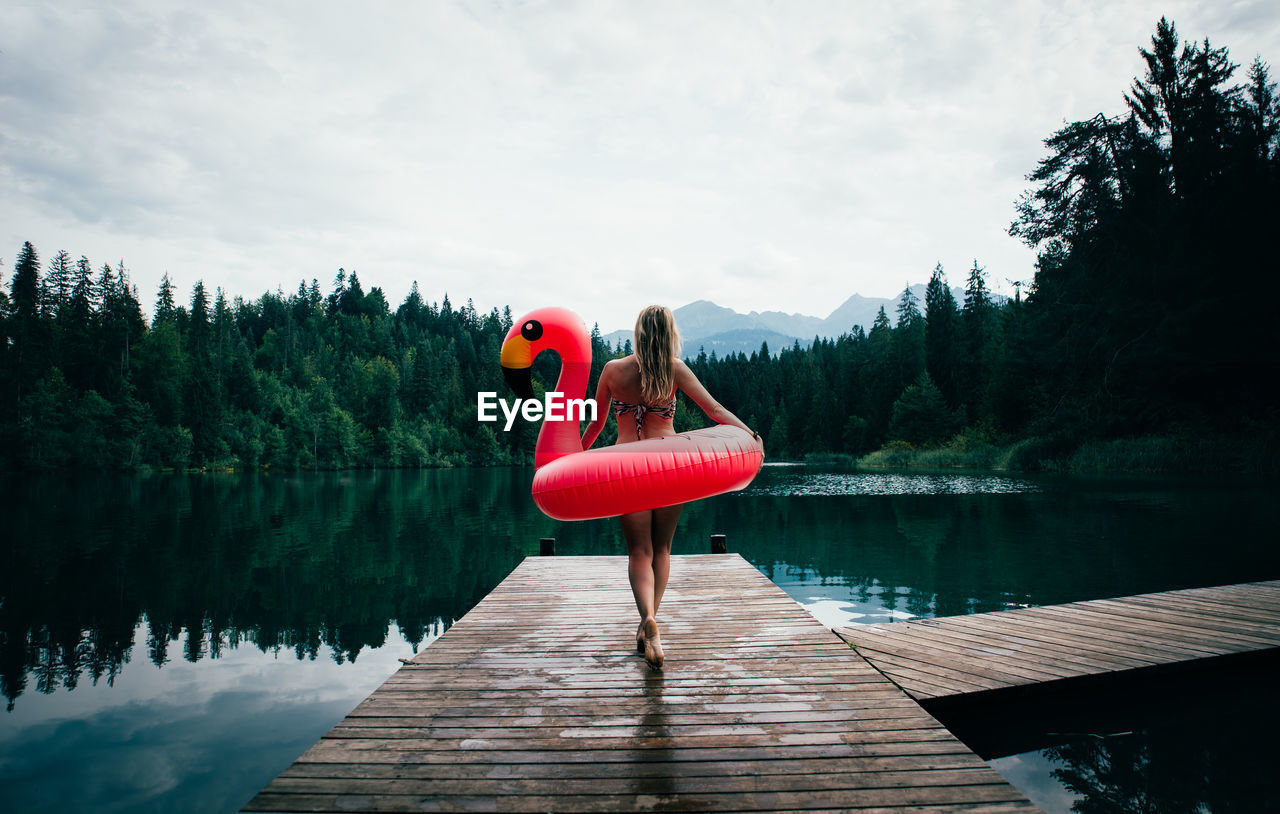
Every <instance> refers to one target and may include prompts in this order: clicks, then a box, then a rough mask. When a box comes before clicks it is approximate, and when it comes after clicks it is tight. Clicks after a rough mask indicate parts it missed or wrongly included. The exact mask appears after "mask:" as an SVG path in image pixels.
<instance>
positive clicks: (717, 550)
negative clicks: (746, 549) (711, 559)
mask: <svg viewBox="0 0 1280 814" xmlns="http://www.w3.org/2000/svg"><path fill="white" fill-rule="evenodd" d="M711 553H712V554H728V553H729V544H728V543H727V542H726V541H725V536H724V535H723V534H713V535H711Z"/></svg>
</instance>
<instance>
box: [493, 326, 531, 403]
mask: <svg viewBox="0 0 1280 814" xmlns="http://www.w3.org/2000/svg"><path fill="white" fill-rule="evenodd" d="M500 363H501V365H502V377H503V378H504V379H506V380H507V386H508V387H510V388H511V390H512V392H514V393H515V394H516V395H517V396H519V397H520V398H522V399H531V398H533V346H532V345H531V344H530V342H529V340H527V339H525V338H524V337H523V336H520V335H519V334H516V335H515V336H513V337H511V338H510V339H508V340H507V341H506V342H503V343H502V358H501V362H500Z"/></svg>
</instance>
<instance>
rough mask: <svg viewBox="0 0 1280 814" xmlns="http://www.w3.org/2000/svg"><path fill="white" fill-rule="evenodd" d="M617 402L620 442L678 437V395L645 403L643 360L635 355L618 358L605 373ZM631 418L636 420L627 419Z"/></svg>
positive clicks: (616, 415) (612, 396)
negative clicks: (676, 425) (676, 419)
mask: <svg viewBox="0 0 1280 814" xmlns="http://www.w3.org/2000/svg"><path fill="white" fill-rule="evenodd" d="M601 378H602V379H604V380H605V381H606V382H607V384H608V387H609V395H610V397H611V398H612V399H613V414H614V416H615V417H616V418H617V420H618V443H620V444H622V443H627V442H630V441H638V440H640V439H641V438H657V437H659V436H664V435H674V434H675V427H674V426H673V423H674V419H675V414H676V394H675V390H674V389H672V391H671V397H670V398H669V399H666V400H664V401H661V402H658V403H656V404H648V403H645V400H644V396H643V393H642V387H641V379H640V360H639V359H638V358H637V357H636V355H635V354H632V355H630V356H626V357H624V358H622V359H614V360H613V361H611V362H609V363H608V364H606V365H605V371H604V372H603V373H602V374H601ZM627 416H631V417H632V418H633V419H634V420H632V421H627V420H625V419H626V417H627Z"/></svg>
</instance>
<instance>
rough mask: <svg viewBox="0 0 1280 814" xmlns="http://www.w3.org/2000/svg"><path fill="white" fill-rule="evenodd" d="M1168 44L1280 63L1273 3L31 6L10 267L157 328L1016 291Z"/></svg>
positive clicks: (7, 178)
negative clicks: (1072, 159) (1149, 49)
mask: <svg viewBox="0 0 1280 814" xmlns="http://www.w3.org/2000/svg"><path fill="white" fill-rule="evenodd" d="M1162 13H1164V14H1168V15H1169V16H1170V17H1171V18H1172V19H1174V20H1175V21H1176V22H1177V23H1178V26H1179V30H1180V32H1181V33H1182V35H1183V36H1184V37H1195V38H1200V37H1203V36H1205V35H1208V36H1210V37H1211V38H1212V39H1213V40H1214V41H1215V42H1216V43H1217V44H1219V45H1227V46H1228V47H1230V48H1231V50H1232V54H1233V56H1234V57H1235V59H1236V60H1237V61H1238V62H1241V63H1245V64H1247V63H1248V62H1249V61H1250V60H1251V59H1252V57H1253V55H1254V54H1255V53H1261V54H1262V55H1263V56H1264V57H1267V56H1270V57H1271V58H1273V59H1274V58H1277V57H1278V56H1280V21H1278V20H1277V18H1278V17H1280V15H1277V14H1276V12H1275V11H1274V10H1273V9H1272V6H1271V5H1270V4H1267V3H1264V2H1242V3H1232V4H1209V3H1188V2H1173V3H1166V4H1164V5H1163V6H1161V7H1158V8H1157V7H1154V6H1152V7H1149V8H1141V7H1135V5H1134V4H1114V3H1105V2H1102V0H1094V2H1087V3H1085V2H1065V3H1064V2H1042V3H1018V4H1012V5H1010V4H1003V3H1002V4H995V3H987V4H983V3H976V4H975V3H965V4H959V3H957V4H939V3H924V2H918V3H900V4H894V5H893V6H892V7H890V6H886V5H882V4H871V3H848V2H800V3H791V4H785V5H782V6H777V5H773V4H767V3H763V2H760V3H698V4H681V3H646V4H635V3H632V4H622V3H616V4H609V3H494V4H486V5H481V4H454V5H449V4H443V3H437V4H414V5H406V4H374V5H372V6H369V5H365V6H359V7H355V6H351V5H349V4H336V3H314V4H294V5H291V6H277V5H268V6H262V5H260V4H237V3H219V4H208V5H205V6H198V7H195V10H191V9H189V8H186V7H184V6H181V5H177V4H174V5H171V6H167V7H166V6H164V5H161V6H157V5H156V4H153V3H134V4H132V5H130V4H118V5H116V6H114V7H110V8H108V7H104V6H100V5H88V6H86V7H83V8H80V9H76V10H74V11H67V10H65V9H54V8H50V7H47V6H44V5H19V6H16V7H8V8H6V9H5V11H3V12H0V15H2V16H0V255H5V256H8V257H10V261H9V262H10V263H11V258H12V254H16V252H17V249H18V248H19V247H20V245H21V243H22V241H24V240H31V241H32V242H33V243H34V244H35V245H36V246H37V248H38V249H39V250H40V251H41V253H42V255H45V256H47V255H50V254H52V253H53V252H55V251H56V250H57V249H59V248H67V249H68V250H69V251H71V252H72V253H73V254H76V255H78V254H81V253H84V254H87V255H88V256H89V257H90V259H92V260H93V261H94V262H95V263H101V262H104V261H110V262H115V261H116V260H118V259H119V258H121V257H123V258H125V260H126V263H127V264H128V265H129V266H130V268H131V269H132V270H133V273H134V277H135V280H136V281H137V282H138V284H139V287H140V289H141V292H142V296H143V300H144V302H145V303H147V304H148V305H149V304H150V301H151V299H152V298H153V293H154V290H155V286H156V284H157V283H158V281H159V279H160V276H161V275H162V274H163V273H164V272H165V271H166V270H167V271H168V272H169V273H170V274H171V275H172V276H173V278H174V279H175V280H176V281H177V282H178V284H179V285H180V286H182V287H183V288H184V289H186V290H189V287H190V285H191V284H192V283H194V281H195V280H196V279H197V278H203V279H205V281H206V282H207V283H209V284H211V285H219V284H220V285H222V286H224V287H225V288H226V289H227V290H228V291H230V292H231V293H233V294H244V295H246V296H253V295H256V294H258V293H260V292H261V291H262V290H265V289H268V288H270V289H274V288H275V287H276V286H277V285H279V286H281V287H283V288H284V289H285V290H292V289H293V288H294V287H295V286H296V284H297V281H298V280H299V279H302V278H306V279H310V278H312V277H317V278H319V279H320V280H321V282H322V284H324V285H326V286H327V285H328V283H329V281H330V280H331V279H332V277H333V274H334V272H335V271H336V269H337V268H338V267H339V266H343V267H345V268H347V269H352V268H355V269H357V270H358V271H359V272H360V274H361V279H362V281H364V283H365V285H366V286H368V285H381V286H382V287H383V288H384V289H385V290H386V291H387V293H388V296H389V297H390V298H391V299H392V301H393V303H394V302H398V300H399V298H401V297H403V295H404V294H405V293H406V292H407V290H408V288H409V285H410V283H411V281H412V280H414V279H417V280H418V281H419V283H420V285H421V288H422V291H423V293H424V295H425V296H426V297H428V299H438V298H439V297H440V296H441V295H442V294H443V293H444V292H446V291H448V292H449V294H450V296H451V297H452V299H453V300H454V301H457V302H460V301H463V300H465V299H466V298H467V297H468V296H470V297H473V298H474V299H475V300H476V304H477V307H479V308H481V309H484V310H487V309H488V308H489V307H493V306H501V305H504V304H508V303H509V304H510V305H511V306H512V308H513V310H515V311H517V312H519V311H522V310H526V309H529V308H533V307H536V306H538V305H543V304H548V303H559V304H564V305H567V306H570V307H573V308H575V309H577V310H579V311H580V312H581V313H582V314H583V316H584V318H585V319H586V320H587V321H588V322H595V321H599V322H600V324H601V326H602V327H603V328H604V329H605V330H609V329H612V328H616V327H625V326H629V325H630V324H631V322H632V320H633V318H634V316H633V315H634V312H635V311H636V309H637V308H638V307H640V306H641V305H644V304H646V303H648V302H650V301H654V300H659V301H664V302H667V303H669V304H671V305H673V306H675V305H681V304H683V303H685V302H689V301H692V300H695V299H701V298H708V299H714V300H716V301H717V302H720V303H721V304H724V305H728V306H731V307H734V308H738V309H740V310H765V309H779V310H786V311H799V312H804V313H810V314H816V315H819V316H823V315H825V312H827V311H829V310H830V309H831V308H832V307H834V304H838V303H839V302H840V301H841V300H843V299H844V298H845V297H847V296H848V295H850V294H852V293H854V292H859V293H862V294H866V295H871V296H889V295H892V294H893V293H896V292H897V291H899V290H901V288H902V286H903V284H904V283H906V282H908V281H911V282H914V281H921V280H924V279H925V278H926V277H927V275H928V273H929V271H930V270H931V269H932V268H933V265H934V263H936V262H938V261H939V260H941V261H942V262H943V264H944V266H945V267H946V268H947V269H948V271H949V272H950V274H951V276H952V279H953V281H958V280H959V279H961V277H962V275H963V272H964V270H965V269H967V268H968V266H969V265H970V264H971V263H972V261H973V259H974V258H977V259H978V260H979V262H981V263H982V264H983V265H985V266H986V267H987V268H988V270H989V272H990V273H991V276H992V281H993V283H994V284H995V285H996V286H997V287H1003V286H1004V280H1006V279H1026V278H1028V277H1029V276H1030V274H1031V264H1032V261H1033V257H1032V254H1031V252H1030V251H1029V250H1027V249H1026V248H1025V247H1023V246H1022V245H1021V244H1019V243H1018V242H1016V241H1015V240H1013V239H1012V238H1010V237H1009V236H1008V235H1007V234H1005V228H1006V227H1007V225H1008V223H1009V222H1010V220H1012V217H1013V206H1012V203H1013V201H1014V200H1015V199H1016V198H1017V196H1018V194H1019V192H1020V191H1021V190H1022V189H1023V188H1024V186H1025V181H1024V180H1023V176H1024V175H1025V173H1027V172H1029V171H1030V170H1031V169H1032V168H1033V167H1034V165H1035V161H1036V159H1037V158H1038V157H1039V155H1040V153H1041V145H1040V140H1041V139H1043V138H1044V137H1045V136H1047V135H1049V133H1051V132H1052V131H1053V130H1054V129H1055V128H1056V127H1058V126H1060V125H1061V123H1062V122H1063V120H1066V119H1074V118H1083V117H1087V116H1091V115H1093V114H1094V113H1097V112H1098V111H1100V110H1104V111H1118V110H1120V108H1121V106H1122V94H1123V92H1124V91H1125V89H1126V88H1127V86H1128V83H1129V80H1130V78H1131V77H1132V76H1133V75H1134V74H1135V73H1137V72H1138V71H1139V70H1140V68H1141V66H1140V61H1139V59H1138V55H1137V49H1138V47H1139V46H1141V45H1144V44H1146V42H1147V40H1148V38H1149V37H1150V34H1151V32H1152V31H1153V30H1154V24H1155V21H1156V19H1157V18H1158V17H1159V16H1160V15H1161V14H1162ZM11 253H12V254H11ZM770 271H772V272H775V273H777V274H784V275H785V284H780V282H779V280H778V279H776V278H771V277H770V274H769V273H762V272H770Z"/></svg>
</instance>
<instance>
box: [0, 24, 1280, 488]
mask: <svg viewBox="0 0 1280 814" xmlns="http://www.w3.org/2000/svg"><path fill="white" fill-rule="evenodd" d="M1140 52H1141V55H1142V58H1143V60H1144V63H1145V68H1146V70H1145V73H1144V75H1143V76H1141V77H1138V78H1135V79H1134V80H1133V82H1132V85H1131V86H1130V88H1129V89H1128V92H1126V93H1125V94H1124V96H1123V102H1124V110H1123V112H1121V113H1117V114H1114V115H1107V114H1103V113H1099V114H1098V115H1096V116H1094V117H1093V118H1090V119H1086V120H1083V121H1076V122H1069V123H1067V124H1066V125H1065V126H1064V127H1062V128H1061V129H1060V130H1058V131H1057V132H1055V133H1053V134H1052V135H1051V136H1050V137H1049V138H1047V139H1046V140H1045V145H1046V147H1047V155H1046V157H1045V158H1043V159H1042V160H1041V161H1040V162H1039V165H1038V166H1037V167H1036V168H1035V169H1034V171H1033V172H1031V173H1030V174H1029V175H1028V176H1027V178H1028V180H1029V181H1030V182H1031V185H1032V186H1031V188H1030V189H1029V190H1028V191H1027V192H1026V193H1025V194H1024V195H1023V197H1022V199H1021V200H1020V201H1019V202H1018V204H1017V209H1016V219H1015V220H1014V222H1013V223H1012V225H1011V227H1010V230H1009V231H1010V233H1011V234H1012V235H1013V236H1015V237H1017V238H1019V239H1021V240H1024V241H1025V242H1026V243H1027V244H1028V245H1030V246H1032V247H1034V248H1035V249H1036V250H1037V253H1038V261H1037V266H1036V272H1035V276H1034V279H1033V280H1029V281H1025V284H1020V285H1019V292H1018V294H1017V295H1016V296H1014V297H1013V298H1012V299H1004V298H993V296H992V295H991V293H990V291H989V287H988V280H987V276H986V272H985V270H984V269H983V268H982V267H981V266H980V265H979V264H978V263H977V261H975V262H974V264H973V266H972V267H971V268H970V269H968V270H967V271H966V274H965V289H964V291H965V293H964V298H963V301H961V302H957V301H956V299H955V298H954V297H953V295H952V294H951V290H950V287H949V285H948V281H947V276H946V272H945V271H944V269H943V268H942V267H941V265H939V266H938V267H936V268H935V269H934V270H933V273H932V276H931V278H930V280H929V285H928V288H927V292H926V295H925V299H924V301H923V302H920V301H919V300H918V298H916V297H915V296H914V295H913V294H912V293H911V292H910V290H907V291H904V292H903V295H902V297H901V298H900V299H899V300H898V303H897V306H896V309H895V310H896V313H894V314H893V315H892V317H891V315H889V314H887V313H885V311H884V310H883V309H882V310H881V312H880V314H879V315H878V316H877V318H876V320H875V321H874V323H873V324H872V325H871V326H850V330H849V332H848V333H846V334H843V335H841V336H839V337H837V338H835V339H821V338H815V340H814V342H813V343H812V345H810V346H808V347H802V346H801V345H800V343H799V342H796V343H794V344H793V345H792V346H791V347H789V348H781V349H776V350H777V352H776V353H775V352H774V351H771V349H769V348H768V347H767V346H762V347H761V349H760V350H759V351H758V352H755V353H752V354H750V355H746V354H741V353H737V354H731V355H728V356H725V357H723V358H717V357H716V356H715V354H714V353H713V354H711V355H707V354H705V353H703V352H701V351H700V350H699V349H691V348H686V352H687V355H688V358H689V360H690V362H691V364H692V365H693V367H694V370H695V372H696V373H697V375H698V376H699V377H700V378H701V379H702V380H703V382H704V383H705V384H706V385H707V386H708V388H709V389H710V391H711V392H712V393H714V394H715V395H716V397H717V398H718V399H720V400H721V401H722V402H724V403H725V404H726V405H728V406H729V407H730V408H731V409H733V410H734V412H736V413H737V414H738V415H739V416H740V417H742V418H744V419H745V420H746V421H747V422H748V423H749V424H750V425H752V426H753V427H756V428H757V429H759V430H760V431H761V432H762V433H763V434H764V436H765V443H766V448H767V449H768V450H769V454H770V456H771V457H774V458H779V457H793V458H794V457H801V456H804V455H808V454H813V453H819V454H820V453H829V452H840V453H848V454H853V455H860V454H863V453H866V452H869V451H871V450H875V449H878V448H880V447H882V446H885V445H886V444H887V445H888V446H889V448H890V449H919V448H929V447H936V446H939V445H950V446H951V447H957V446H958V447H967V446H974V445H984V444H985V445H990V444H1001V443H1003V444H1009V443H1012V442H1015V441H1020V442H1022V443H1023V447H1022V453H1023V454H1022V458H1021V460H1013V461H1011V463H1012V464H1013V465H1026V466H1034V465H1035V464H1036V463H1037V462H1038V461H1040V460H1043V459H1052V458H1054V457H1055V456H1061V455H1063V454H1065V453H1066V452H1067V451H1069V450H1071V449H1073V448H1075V447H1078V446H1080V445H1081V444H1083V443H1085V442H1089V441H1096V440H1099V439H1114V438H1134V437H1142V436H1162V437H1169V438H1175V439H1187V438H1201V439H1203V438H1230V439H1236V440H1237V441H1241V439H1243V441H1242V443H1247V444H1249V443H1251V444H1257V445H1261V446H1262V447H1265V448H1266V449H1270V450H1272V451H1274V448H1275V439H1276V420H1275V419H1276V409H1275V406H1274V405H1273V404H1272V403H1271V402H1270V401H1269V400H1268V399H1267V398H1266V397H1265V396H1264V393H1265V392H1267V391H1268V390H1269V388H1267V387H1266V386H1265V383H1266V382H1267V381H1270V380H1274V379H1275V376H1276V373H1277V356H1276V353H1275V351H1276V346H1277V343H1276V341H1275V339H1274V337H1273V335H1272V329H1273V327H1272V324H1271V322H1270V320H1271V319H1273V318H1274V317H1273V311H1274V309H1275V306H1276V303H1278V302H1280V267H1278V266H1280V263H1278V261H1277V256H1276V250H1275V246H1274V238H1273V237H1272V236H1273V234H1274V230H1275V227H1276V224H1277V223H1280V135H1278V134H1280V101H1278V100H1277V97H1276V95H1275V87H1276V86H1275V84H1274V83H1273V82H1271V80H1270V78H1269V73H1268V68H1267V65H1266V64H1265V63H1264V62H1263V61H1262V60H1261V59H1260V58H1257V59H1255V60H1254V61H1253V62H1252V64H1251V65H1250V66H1249V68H1248V69H1247V70H1246V71H1245V72H1244V74H1243V76H1239V77H1238V76H1237V74H1239V72H1240V71H1239V66H1238V65H1236V64H1234V63H1232V62H1231V61H1230V58H1229V55H1228V52H1227V49H1225V48H1217V47H1214V46H1212V45H1211V44H1210V42H1209V41H1208V40H1207V39H1206V40H1203V41H1201V42H1198V43H1192V42H1187V43H1183V42H1180V41H1179V37H1178V34H1177V32H1176V30H1175V28H1174V26H1173V24H1172V23H1170V22H1168V21H1167V20H1164V19H1162V20H1161V21H1160V22H1159V23H1158V24H1157V27H1156V32H1155V35H1154V36H1153V37H1152V40H1151V44H1150V48H1149V49H1147V48H1144V49H1140ZM8 283H9V291H8V294H7V295H6V294H5V293H4V292H3V291H2V290H0V334H2V335H3V337H4V339H5V341H4V343H3V356H2V358H0V365H2V366H3V371H4V380H3V384H2V385H0V388H2V389H0V438H2V440H3V444H2V445H0V456H3V460H0V465H3V466H5V467H7V468H37V469H39V468H56V467H63V466H78V467H91V468H140V467H171V466H172V467H182V466H194V467H227V466H232V467H247V468H252V467H262V466H269V467H284V468H299V467H301V468H306V467H315V468H341V467H364V466H388V467H404V466H409V467H420V466H447V465H455V464H467V463H470V464H479V465H490V464H503V463H511V462H520V461H524V460H526V459H527V457H528V454H529V453H530V452H531V451H532V448H533V441H534V436H535V433H536V427H533V426H529V425H528V424H524V423H521V422H517V425H516V428H515V429H514V430H513V431H512V432H510V433H504V432H501V431H498V432H495V431H494V430H493V429H492V427H491V425H485V424H480V423H478V422H477V421H476V410H475V394H476V392H477V391H479V390H493V391H498V392H504V391H505V386H504V385H503V384H502V380H501V376H500V370H499V368H498V365H497V359H498V352H499V347H500V343H501V340H502V337H503V336H504V335H505V333H506V331H507V329H508V328H509V327H510V325H511V319H512V316H511V313H510V311H509V309H507V310H504V311H502V312H499V311H497V310H496V309H494V310H491V311H490V312H489V313H487V314H481V313H479V312H477V311H476V309H475V308H474V306H473V305H472V304H471V302H470V301H468V302H467V304H466V305H464V306H462V307H455V306H454V305H453V304H452V303H451V302H450V300H449V298H448V297H447V296H445V297H444V298H443V299H442V300H441V301H438V302H427V301H426V300H425V299H424V298H423V296H422V295H421V294H420V292H419V289H418V286H417V284H416V283H415V284H414V286H413V289H412V291H411V292H410V293H409V295H408V296H407V297H406V298H405V300H404V301H403V302H402V303H400V304H399V305H398V306H397V307H396V308H395V309H394V310H392V308H391V305H390V303H388V301H387V299H386V296H385V295H384V293H383V291H382V290H381V289H380V288H378V287H372V288H370V289H369V290H368V291H366V290H365V289H364V287H363V285H362V283H361V281H360V280H359V278H358V276H357V274H356V273H355V272H352V273H349V274H348V273H347V272H346V271H344V270H339V272H338V274H337V276H336V278H335V280H334V282H333V284H332V286H331V287H330V288H329V290H328V292H327V293H325V292H322V291H321V288H320V285H319V282H318V281H317V280H314V279H313V280H311V281H310V282H309V283H308V282H306V281H303V282H301V283H300V284H299V286H298V289H297V291H296V292H294V293H291V294H285V293H283V292H282V291H276V292H275V293H270V292H269V293H266V294H263V295H262V296H261V297H259V298H257V299H255V300H245V299H243V298H240V297H236V298H233V299H229V298H228V295H227V294H226V292H224V291H222V290H221V289H217V290H216V291H213V292H210V291H209V290H208V289H207V288H206V286H205V285H204V284H203V283H197V285H196V286H195V288H194V290H193V291H192V292H191V295H190V297H189V298H188V297H185V296H182V297H180V296H179V294H178V292H176V291H175V290H174V288H173V286H172V285H171V284H170V282H169V280H168V277H167V276H166V277H165V279H164V281H163V282H162V284H161V286H160V289H159V291H158V293H157V295H156V300H155V305H154V308H153V310H152V317H151V320H150V322H148V321H147V320H146V318H145V317H144V315H143V311H142V306H141V303H140V298H139V295H138V292H137V290H136V288H135V287H134V286H133V285H132V284H131V283H130V281H129V277H128V271H127V269H126V268H125V267H124V264H123V263H120V264H118V265H117V266H116V267H114V268H113V267H111V266H110V265H103V266H101V267H99V268H95V267H94V266H93V264H91V263H90V261H89V260H88V259H87V258H85V257H80V258H78V259H76V258H73V257H72V256H71V255H70V254H68V253H67V252H65V251H59V252H57V253H56V254H54V255H53V256H52V257H51V258H49V259H48V260H47V261H45V262H44V263H43V265H42V263H41V260H40V258H39V256H38V254H37V251H36V249H35V247H33V246H32V245H31V244H30V243H27V244H25V245H24V246H23V247H22V248H21V250H20V252H19V255H18V258H17V262H16V263H15V266H14V270H13V274H12V276H11V278H10V280H9V281H8ZM1023 288H1025V290H1026V293H1025V296H1023V293H1022V289H1023ZM180 300H181V301H180ZM593 342H594V344H595V361H594V367H595V371H594V372H595V373H597V374H598V372H599V368H600V367H601V366H602V365H603V364H604V361H605V360H606V359H607V358H609V357H611V356H616V355H620V354H622V353H624V352H626V351H627V350H628V349H627V348H621V347H614V348H610V347H609V346H607V345H606V344H605V343H604V342H602V341H601V339H600V337H599V332H598V330H597V331H595V332H594V335H593ZM548 356H549V355H544V356H543V357H542V358H540V359H539V360H538V363H537V365H536V366H535V378H536V380H537V381H538V382H539V383H540V385H541V386H542V387H548V386H549V385H550V384H552V383H554V377H555V371H556V362H555V360H554V359H550V358H547V357H548ZM703 423H705V418H704V417H703V416H702V415H701V413H699V412H698V411H697V409H696V408H693V409H692V410H690V408H689V406H688V405H686V404H685V403H684V402H683V400H682V402H681V405H680V407H679V410H678V413H677V426H678V427H679V428H681V429H684V428H690V427H696V426H700V425H701V424H703ZM612 433H613V429H612V427H610V428H609V429H608V430H606V434H605V437H603V438H602V439H601V440H600V441H599V442H597V443H609V442H610V441H611V440H612V438H611V436H612ZM1267 454H1270V453H1267Z"/></svg>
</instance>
